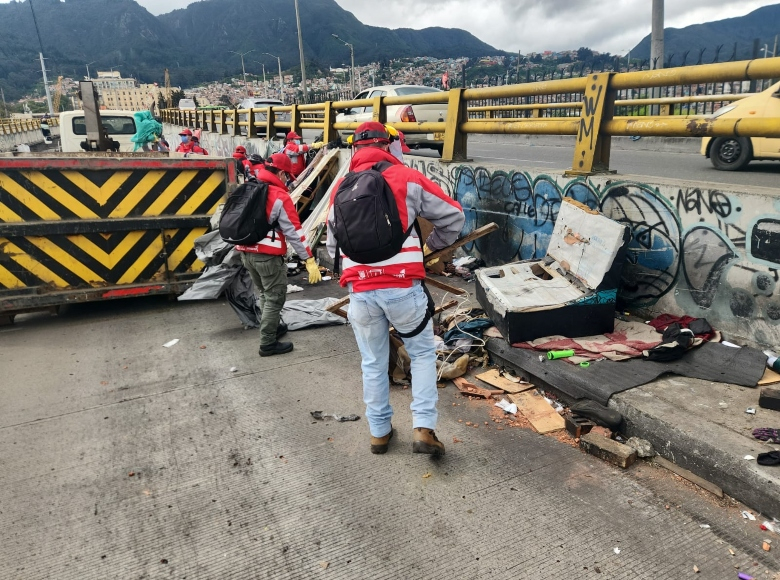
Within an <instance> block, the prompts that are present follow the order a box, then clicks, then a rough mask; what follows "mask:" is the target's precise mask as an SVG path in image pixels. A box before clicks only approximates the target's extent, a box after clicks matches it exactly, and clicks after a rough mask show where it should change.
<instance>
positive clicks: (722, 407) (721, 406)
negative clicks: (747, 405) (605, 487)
mask: <svg viewBox="0 0 780 580" xmlns="http://www.w3.org/2000/svg"><path fill="white" fill-rule="evenodd" d="M718 406H719V407H720V408H721V409H725V408H727V407H728V403H724V402H723V401H721V402H720V403H718Z"/></svg>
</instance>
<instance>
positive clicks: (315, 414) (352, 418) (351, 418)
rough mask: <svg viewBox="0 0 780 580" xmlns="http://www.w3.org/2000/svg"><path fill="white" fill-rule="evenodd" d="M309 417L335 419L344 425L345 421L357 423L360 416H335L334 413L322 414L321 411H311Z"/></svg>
mask: <svg viewBox="0 0 780 580" xmlns="http://www.w3.org/2000/svg"><path fill="white" fill-rule="evenodd" d="M311 416H312V417H314V418H315V419H320V420H324V419H327V418H329V417H330V418H331V419H335V420H336V421H338V422H339V423H344V422H345V421H357V420H358V419H360V415H343V416H342V415H336V414H335V413H323V412H322V411H311Z"/></svg>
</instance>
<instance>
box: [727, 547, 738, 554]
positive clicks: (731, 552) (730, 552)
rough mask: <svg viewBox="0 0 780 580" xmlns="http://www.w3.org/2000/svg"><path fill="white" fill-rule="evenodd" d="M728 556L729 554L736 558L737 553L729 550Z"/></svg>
mask: <svg viewBox="0 0 780 580" xmlns="http://www.w3.org/2000/svg"><path fill="white" fill-rule="evenodd" d="M729 554H731V555H732V556H736V555H737V553H736V552H735V551H734V550H732V549H731V548H729Z"/></svg>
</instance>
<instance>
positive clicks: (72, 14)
mask: <svg viewBox="0 0 780 580" xmlns="http://www.w3.org/2000/svg"><path fill="white" fill-rule="evenodd" d="M299 7H300V16H301V29H302V31H303V41H304V42H303V45H304V46H303V47H304V52H305V54H306V59H307V69H308V68H309V66H310V64H311V65H314V66H317V67H320V68H325V69H327V67H328V66H338V65H343V64H349V62H350V51H349V48H348V47H347V46H345V45H344V44H342V43H341V42H339V41H338V40H337V39H335V38H333V36H332V35H333V34H337V35H338V36H339V37H341V38H342V39H344V40H345V41H347V42H349V43H351V44H353V45H354V52H355V63H356V64H365V63H368V62H376V61H383V60H384V61H386V60H388V59H392V58H399V57H413V56H432V57H438V58H447V57H457V56H484V55H488V54H499V53H500V52H501V51H497V50H496V49H495V48H493V47H492V46H490V45H488V44H486V43H484V42H482V41H480V40H479V39H478V38H476V37H475V36H473V35H472V34H470V33H468V32H466V31H464V30H460V29H448V28H426V29H423V30H412V29H406V28H402V29H397V30H390V29H388V28H379V27H375V26H366V25H365V24H362V23H361V22H360V21H359V20H358V19H357V18H355V17H354V16H353V15H352V13H351V12H348V11H346V10H344V9H343V8H341V7H340V6H339V5H338V4H337V3H336V2H335V1H334V0H299ZM33 8H34V10H35V15H36V17H37V21H38V27H39V29H40V33H41V40H42V44H43V53H44V56H45V57H46V59H47V70H48V71H49V78H50V82H51V81H52V79H56V77H57V76H58V75H63V76H66V77H73V78H79V77H80V76H84V75H85V74H86V72H87V70H86V66H85V65H87V63H91V64H90V71H91V72H92V73H93V74H94V72H95V70H97V69H98V68H99V69H101V70H106V69H108V68H114V69H117V68H118V69H119V70H121V72H122V73H123V75H124V76H133V77H135V78H137V79H138V80H140V81H141V82H159V83H160V84H162V82H163V76H164V75H163V72H164V69H166V68H168V69H170V73H171V80H172V83H173V84H174V85H180V86H192V85H194V84H197V83H199V82H203V81H211V80H215V79H223V78H230V77H235V76H237V75H239V74H240V73H241V59H240V58H239V56H238V55H236V54H232V53H231V52H230V51H235V52H239V53H244V52H247V51H252V52H250V53H249V54H248V55H246V56H245V58H244V66H245V67H246V70H247V72H249V71H252V72H253V73H255V74H257V73H258V72H259V71H260V67H261V63H264V64H265V66H266V69H268V70H270V71H276V68H277V62H276V59H275V58H272V57H269V56H265V55H264V54H263V53H266V52H267V53H271V54H273V55H277V56H279V57H280V58H281V63H282V67H283V68H284V69H288V68H293V67H295V66H298V67H299V65H300V59H299V53H298V34H297V27H296V19H295V6H294V2H293V0H249V1H248V0H201V1H200V2H194V3H192V4H190V5H189V6H187V7H186V8H183V9H180V10H174V11H173V12H169V13H167V14H162V15H160V16H153V15H152V14H150V13H149V12H148V11H147V10H146V9H145V8H143V7H142V6H140V5H138V4H137V3H136V2H135V1H134V0H65V1H61V0H35V2H34V3H33ZM39 51H40V45H39V44H38V39H37V36H36V33H35V27H34V23H33V17H32V12H31V9H30V3H29V0H27V1H13V2H11V3H8V4H0V86H2V87H3V89H4V91H5V94H6V97H8V98H9V99H15V98H19V97H21V96H23V95H25V94H29V92H30V90H31V89H32V88H33V87H35V86H36V85H40V84H41V71H40V65H39V64H37V59H38V53H39Z"/></svg>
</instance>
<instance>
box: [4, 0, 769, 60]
mask: <svg viewBox="0 0 780 580" xmlns="http://www.w3.org/2000/svg"><path fill="white" fill-rule="evenodd" d="M7 1H9V0H0V2H7ZM136 1H137V2H138V3H139V4H141V5H142V6H144V7H146V9H147V10H149V11H150V12H151V13H152V14H163V13H166V12H170V11H171V10H175V9H176V8H184V7H185V6H187V5H188V4H191V3H192V0H136ZM248 1H251V0H248ZM336 2H337V3H338V4H340V5H341V6H342V7H343V8H344V9H346V10H349V11H350V12H352V13H353V14H354V15H355V16H356V17H357V18H358V19H359V20H360V21H361V22H363V23H365V24H371V25H373V26H384V27H387V28H425V27H427V26H443V27H447V28H463V29H465V30H468V31H469V32H471V33H472V34H474V35H475V36H477V37H478V38H479V39H481V40H483V41H484V42H487V43H488V44H490V45H492V46H495V47H496V48H501V49H503V50H509V51H516V50H521V51H522V52H524V53H526V52H541V51H543V50H562V49H575V48H579V47H580V46H588V47H590V48H592V49H595V50H598V51H601V52H611V53H613V54H625V52H626V51H627V50H628V49H630V48H632V47H633V46H634V45H636V44H637V43H638V42H639V41H640V40H642V38H643V37H644V36H645V35H646V34H648V33H649V32H650V6H651V0H587V1H586V0H478V1H475V0H394V1H393V2H390V3H386V4H385V6H386V8H387V9H386V10H382V11H379V10H377V9H376V2H374V1H372V0H336ZM777 3H778V0H742V1H738V0H667V2H666V27H674V28H681V27H683V26H688V25H689V24H698V23H701V22H709V21H712V20H722V19H724V18H731V17H734V16H742V15H744V14H747V13H748V12H752V11H753V10H755V9H756V8H759V7H761V6H766V5H769V4H777ZM380 12H381V14H380ZM605 17H606V18H605Z"/></svg>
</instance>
